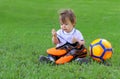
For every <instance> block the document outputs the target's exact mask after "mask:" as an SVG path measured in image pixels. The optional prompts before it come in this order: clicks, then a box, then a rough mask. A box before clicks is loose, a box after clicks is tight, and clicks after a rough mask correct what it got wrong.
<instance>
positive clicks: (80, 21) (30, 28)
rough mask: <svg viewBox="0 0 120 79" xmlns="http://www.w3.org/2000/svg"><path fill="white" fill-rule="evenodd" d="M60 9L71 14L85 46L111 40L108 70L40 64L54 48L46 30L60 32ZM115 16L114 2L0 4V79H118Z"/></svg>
mask: <svg viewBox="0 0 120 79" xmlns="http://www.w3.org/2000/svg"><path fill="white" fill-rule="evenodd" d="M63 8H71V9H73V10H74V12H75V14H76V17H77V24H76V28H77V29H79V30H80V31H81V32H82V33H83V36H84V38H85V41H86V47H87V48H89V44H90V43H91V42H92V41H93V40H94V39H96V38H105V39H107V40H109V41H110V42H111V44H112V46H113V50H114V53H113V56H112V58H111V59H110V61H111V62H112V66H104V65H100V64H98V63H96V62H92V63H91V64H87V65H86V64H82V65H78V64H77V63H75V62H72V63H67V64H64V65H57V66H52V65H50V64H40V63H39V61H38V58H39V56H40V55H47V54H46V49H48V48H50V47H53V46H54V45H53V44H52V42H51V29H52V28H55V29H59V22H58V13H57V12H58V10H60V9H63ZM119 14H120V1H119V0H99V1H97V0H76V1H72V0H65V1H61V0H0V79H119V78H120V76H119V75H120V73H119V71H120V62H119V60H120V57H119V56H120V54H119V52H120V49H119V48H120V45H119V44H120V41H119V37H120V34H119V26H120V22H119V21H120V15H119Z"/></svg>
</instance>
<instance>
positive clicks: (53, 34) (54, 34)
mask: <svg viewBox="0 0 120 79" xmlns="http://www.w3.org/2000/svg"><path fill="white" fill-rule="evenodd" d="M52 36H54V37H57V33H56V30H55V29H52Z"/></svg>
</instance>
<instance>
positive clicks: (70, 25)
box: [60, 18, 74, 33]
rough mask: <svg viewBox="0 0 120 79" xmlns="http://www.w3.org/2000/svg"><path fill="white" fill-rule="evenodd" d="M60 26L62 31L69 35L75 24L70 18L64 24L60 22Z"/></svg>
mask: <svg viewBox="0 0 120 79" xmlns="http://www.w3.org/2000/svg"><path fill="white" fill-rule="evenodd" d="M60 26H61V29H62V30H64V31H65V32H67V33H69V32H71V31H72V29H73V27H74V24H73V23H71V21H70V20H69V19H68V18H66V19H65V22H64V23H63V22H62V21H61V20H60Z"/></svg>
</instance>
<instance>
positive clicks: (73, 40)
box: [72, 37, 85, 46]
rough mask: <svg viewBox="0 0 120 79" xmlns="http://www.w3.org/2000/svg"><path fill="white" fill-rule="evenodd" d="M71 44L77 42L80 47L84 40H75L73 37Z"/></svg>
mask: <svg viewBox="0 0 120 79" xmlns="http://www.w3.org/2000/svg"><path fill="white" fill-rule="evenodd" d="M72 42H73V43H75V42H78V43H79V45H80V46H81V45H84V44H85V41H84V40H77V39H76V38H75V37H74V38H73V39H72Z"/></svg>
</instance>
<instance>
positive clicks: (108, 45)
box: [102, 39, 112, 48]
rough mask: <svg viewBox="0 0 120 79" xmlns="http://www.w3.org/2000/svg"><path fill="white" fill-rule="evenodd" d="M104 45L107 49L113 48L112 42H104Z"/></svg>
mask: <svg viewBox="0 0 120 79" xmlns="http://www.w3.org/2000/svg"><path fill="white" fill-rule="evenodd" d="M102 44H103V45H104V47H105V48H112V46H111V44H110V42H109V41H107V40H105V39H103V40H102Z"/></svg>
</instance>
